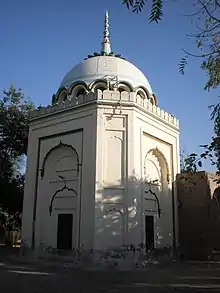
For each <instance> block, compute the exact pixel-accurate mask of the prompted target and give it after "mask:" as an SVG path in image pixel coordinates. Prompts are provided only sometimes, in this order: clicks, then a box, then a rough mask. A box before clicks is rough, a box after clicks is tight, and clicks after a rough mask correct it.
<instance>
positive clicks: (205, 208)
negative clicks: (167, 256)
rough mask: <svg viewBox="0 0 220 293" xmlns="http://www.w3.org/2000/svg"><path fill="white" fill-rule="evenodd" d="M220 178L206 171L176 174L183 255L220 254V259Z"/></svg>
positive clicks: (200, 257)
mask: <svg viewBox="0 0 220 293" xmlns="http://www.w3.org/2000/svg"><path fill="white" fill-rule="evenodd" d="M218 180H219V176H217V175H215V174H211V173H206V172H203V171H202V172H196V173H182V174H178V175H177V183H178V184H177V187H178V203H179V204H178V206H179V209H178V216H179V240H180V255H181V257H182V258H186V259H195V260H210V259H213V260H214V259H215V258H216V257H218V259H219V255H220V253H219V252H220V233H219V231H220V206H219V199H220V192H219V190H220V188H219V186H218V184H219V183H218V182H217V181H218ZM189 243H190V245H189ZM215 253H217V254H218V255H215Z"/></svg>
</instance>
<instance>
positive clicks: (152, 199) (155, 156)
mask: <svg viewBox="0 0 220 293" xmlns="http://www.w3.org/2000/svg"><path fill="white" fill-rule="evenodd" d="M169 178H170V176H169V167H168V164H167V161H166V158H165V157H164V155H163V153H162V152H161V151H160V150H159V149H158V148H154V149H151V150H149V151H148V152H147V154H146V156H145V158H144V202H145V203H144V208H145V211H146V212H149V213H153V214H157V215H158V216H159V217H160V214H161V212H162V213H163V212H164V208H165V205H166V198H167V194H168V188H169Z"/></svg>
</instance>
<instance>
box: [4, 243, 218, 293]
mask: <svg viewBox="0 0 220 293" xmlns="http://www.w3.org/2000/svg"><path fill="white" fill-rule="evenodd" d="M0 292H1V293H12V292H13V293H14V292H16V293H44V292H47V293H49V292H54V293H65V292H74V293H93V292H94V293H99V292H100V293H108V292H126V293H129V292H135V293H138V292H145V293H148V292H165V293H166V292H201V293H202V292H206V293H207V292H220V263H205V262H203V263H202V262H201V263H198V262H197V263H196V262H194V263H192V262H191V263H190V262H170V263H166V264H157V265H150V266H149V267H148V268H146V269H142V270H134V271H116V270H105V271H94V270H92V271H82V270H79V269H78V270H76V269H71V268H69V269H68V268H66V267H65V265H63V266H56V265H54V264H48V263H45V262H43V261H41V262H37V263H36V262H34V261H27V260H25V261H24V260H22V259H18V258H17V256H16V253H15V252H14V251H12V252H11V253H10V255H7V256H6V255H5V252H4V251H3V250H1V248H0Z"/></svg>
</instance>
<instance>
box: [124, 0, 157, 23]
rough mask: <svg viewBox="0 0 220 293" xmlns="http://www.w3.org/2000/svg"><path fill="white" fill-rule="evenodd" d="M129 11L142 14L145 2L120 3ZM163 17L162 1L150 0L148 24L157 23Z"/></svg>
mask: <svg viewBox="0 0 220 293" xmlns="http://www.w3.org/2000/svg"><path fill="white" fill-rule="evenodd" d="M122 3H123V4H125V5H126V6H127V8H128V9H131V10H132V12H136V13H139V12H142V11H143V9H144V6H145V5H146V4H147V0H124V1H123V2H122ZM162 15H163V0H152V4H151V10H150V16H149V20H150V22H156V23H158V22H159V21H160V20H161V17H162Z"/></svg>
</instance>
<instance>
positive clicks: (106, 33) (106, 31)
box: [101, 10, 111, 54]
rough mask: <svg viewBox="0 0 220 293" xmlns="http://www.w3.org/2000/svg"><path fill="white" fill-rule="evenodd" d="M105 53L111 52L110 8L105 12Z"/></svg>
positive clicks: (103, 46) (103, 42)
mask: <svg viewBox="0 0 220 293" xmlns="http://www.w3.org/2000/svg"><path fill="white" fill-rule="evenodd" d="M101 53H105V54H109V53H111V43H110V40H109V24H108V10H106V12H105V30H104V39H103V41H102V52H101Z"/></svg>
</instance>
